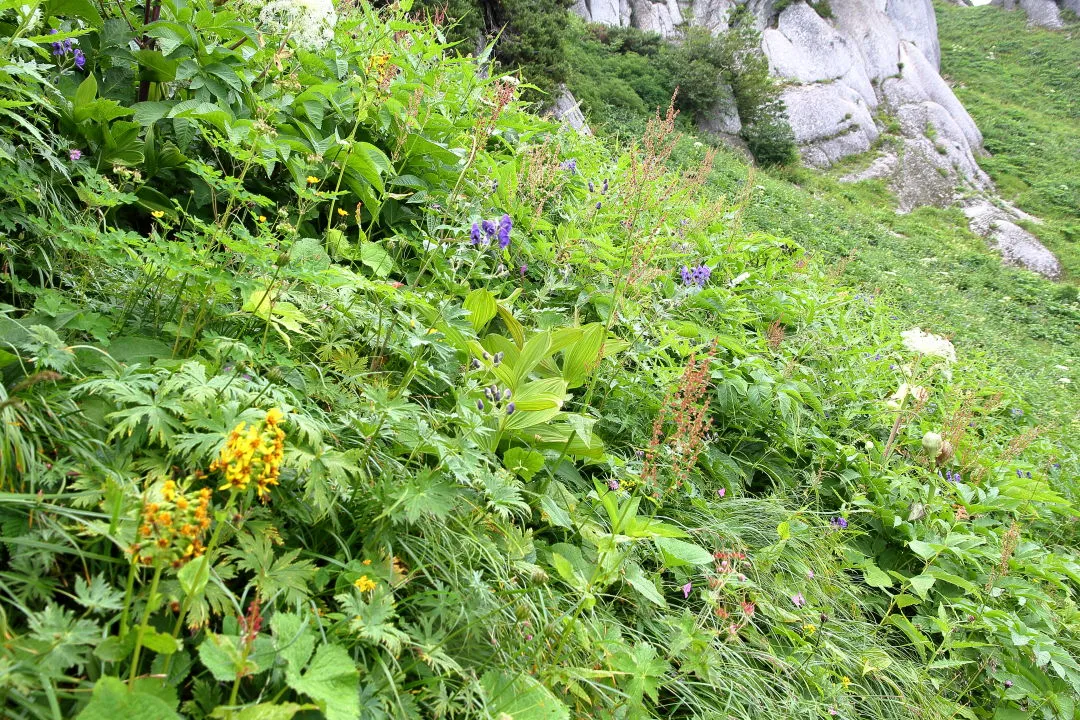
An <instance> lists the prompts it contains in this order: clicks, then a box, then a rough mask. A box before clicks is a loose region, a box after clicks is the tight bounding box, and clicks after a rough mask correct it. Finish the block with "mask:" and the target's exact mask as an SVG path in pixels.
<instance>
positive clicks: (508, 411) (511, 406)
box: [506, 403, 517, 415]
mask: <svg viewBox="0 0 1080 720" xmlns="http://www.w3.org/2000/svg"><path fill="white" fill-rule="evenodd" d="M515 410H517V405H515V404H514V403H510V404H509V405H507V406H506V414H507V415H513V414H514V411H515Z"/></svg>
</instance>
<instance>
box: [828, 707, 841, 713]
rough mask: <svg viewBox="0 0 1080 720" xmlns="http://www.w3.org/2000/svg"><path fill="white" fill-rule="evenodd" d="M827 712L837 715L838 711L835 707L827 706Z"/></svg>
mask: <svg viewBox="0 0 1080 720" xmlns="http://www.w3.org/2000/svg"><path fill="white" fill-rule="evenodd" d="M829 714H830V715H839V714H840V711H839V710H837V709H836V708H829Z"/></svg>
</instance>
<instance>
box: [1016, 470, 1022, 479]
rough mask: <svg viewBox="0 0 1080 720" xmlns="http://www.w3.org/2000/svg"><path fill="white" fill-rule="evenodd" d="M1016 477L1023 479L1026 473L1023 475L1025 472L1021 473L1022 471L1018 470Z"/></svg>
mask: <svg viewBox="0 0 1080 720" xmlns="http://www.w3.org/2000/svg"><path fill="white" fill-rule="evenodd" d="M1016 477H1018V478H1022V477H1024V473H1023V472H1021V471H1020V470H1017V471H1016Z"/></svg>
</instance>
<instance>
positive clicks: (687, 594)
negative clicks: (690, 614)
mask: <svg viewBox="0 0 1080 720" xmlns="http://www.w3.org/2000/svg"><path fill="white" fill-rule="evenodd" d="M693 589H694V584H693V583H692V582H688V583H686V584H685V585H683V586H682V596H683V597H684V598H688V597H690V591H691V590H693Z"/></svg>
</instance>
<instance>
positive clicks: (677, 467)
mask: <svg viewBox="0 0 1080 720" xmlns="http://www.w3.org/2000/svg"><path fill="white" fill-rule="evenodd" d="M715 353H716V344H715V343H714V344H713V345H712V347H710V348H709V351H708V352H707V353H705V355H704V357H702V358H700V359H699V358H698V357H697V355H696V354H695V355H691V356H690V362H688V363H687V365H686V369H685V370H683V374H682V377H681V378H680V379H679V383H678V385H676V386H675V389H674V390H673V391H672V392H671V394H669V395H668V397H667V399H666V400H665V402H664V405H663V406H662V407H661V408H660V414H659V415H657V416H656V420H655V421H654V422H653V433H652V439H651V440H650V441H649V447H648V449H646V451H645V462H644V465H643V467H642V469H641V480H642V483H644V484H645V486H646V487H653V488H655V485H656V480H657V476H658V475H659V472H660V464H661V462H662V461H670V463H671V473H672V483H671V486H670V487H669V489H670V490H674V489H676V488H680V487H682V485H683V483H684V482H686V480H687V479H688V478H689V477H690V471H691V470H692V469H693V467H694V465H695V464H696V463H697V459H698V456H699V455H700V454H701V451H702V450H703V449H704V448H705V437H706V435H707V434H708V432H709V428H711V427H712V418H710V417H709V403H710V400H709V397H708V392H709V378H710V376H709V365H710V364H711V363H712V359H713V356H714V355H715ZM665 427H667V428H668V430H667V431H666V432H665ZM663 446H667V447H668V448H669V449H670V452H669V454H667V455H666V456H665V457H664V458H661V457H659V451H660V448H661V447H663ZM653 496H654V497H658V496H659V491H657V490H655V489H654V490H653Z"/></svg>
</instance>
